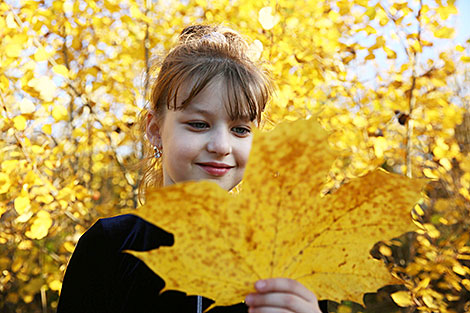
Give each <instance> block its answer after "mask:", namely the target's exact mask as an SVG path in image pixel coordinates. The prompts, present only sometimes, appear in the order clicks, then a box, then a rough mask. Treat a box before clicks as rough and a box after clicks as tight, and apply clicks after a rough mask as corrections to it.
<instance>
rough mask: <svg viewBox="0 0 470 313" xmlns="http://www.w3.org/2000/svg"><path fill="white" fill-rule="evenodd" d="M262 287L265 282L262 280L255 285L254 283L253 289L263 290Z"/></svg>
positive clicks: (264, 285)
mask: <svg viewBox="0 0 470 313" xmlns="http://www.w3.org/2000/svg"><path fill="white" fill-rule="evenodd" d="M264 287H266V282H265V281H264V280H258V281H257V282H256V283H255V288H256V289H258V290H259V289H263V288H264Z"/></svg>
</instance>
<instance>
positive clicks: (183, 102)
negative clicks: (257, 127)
mask: <svg viewBox="0 0 470 313" xmlns="http://www.w3.org/2000/svg"><path fill="white" fill-rule="evenodd" d="M237 89H239V88H237V85H236V84H234V83H233V82H230V81H229V80H228V79H226V78H224V77H222V76H221V75H219V76H217V77H214V78H212V79H211V80H209V81H205V82H201V81H199V80H196V79H189V80H187V81H185V82H182V83H181V84H180V86H179V87H178V89H177V90H176V95H175V99H174V100H175V101H174V108H173V109H175V110H184V111H188V112H198V113H204V114H210V113H216V112H217V113H220V112H222V111H223V112H224V113H225V115H227V116H228V117H229V118H230V119H232V120H247V121H253V120H255V119H256V116H254V115H252V114H250V108H249V107H248V106H249V104H248V103H247V102H246V101H242V98H241V97H239V96H234V95H237V93H239V92H240V91H239V90H237Z"/></svg>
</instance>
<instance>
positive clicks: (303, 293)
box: [255, 278, 317, 302]
mask: <svg viewBox="0 0 470 313" xmlns="http://www.w3.org/2000/svg"><path fill="white" fill-rule="evenodd" d="M255 289H256V290H257V291H258V292H260V293H266V292H282V293H291V294H295V295H297V296H299V297H301V298H303V299H304V300H305V301H308V302H317V297H316V296H315V295H314V294H313V292H311V291H310V290H308V289H307V287H305V286H304V285H302V284H301V283H299V282H298V281H296V280H293V279H289V278H271V279H264V280H258V281H257V282H256V283H255Z"/></svg>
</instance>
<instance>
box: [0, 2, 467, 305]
mask: <svg viewBox="0 0 470 313" xmlns="http://www.w3.org/2000/svg"><path fill="white" fill-rule="evenodd" d="M0 16H1V18H0V117H1V118H0V129H1V133H0V151H1V152H0V311H1V312H5V313H10V312H41V313H45V312H54V311H55V308H56V306H57V301H58V297H59V291H60V288H61V281H62V277H63V274H64V271H65V268H66V265H67V262H68V259H69V257H70V255H71V253H72V252H73V250H74V247H75V244H76V242H77V240H78V239H79V237H80V235H81V234H82V233H83V232H84V231H85V230H86V229H87V228H88V227H90V226H91V225H92V223H93V222H94V221H96V219H98V218H100V217H106V216H111V215H116V214H119V213H120V212H122V211H123V210H125V209H129V208H136V207H137V206H138V204H139V203H138V200H137V190H138V185H139V177H140V169H139V166H138V164H139V160H142V159H143V158H144V157H146V156H145V151H143V150H144V149H143V145H142V141H143V140H144V138H143V136H142V134H141V133H140V132H139V131H138V127H137V126H138V121H139V113H140V112H141V111H142V109H143V108H144V106H145V103H146V100H145V99H146V94H147V93H148V91H149V85H148V84H146V83H145V78H146V76H147V75H148V74H149V73H150V66H151V64H152V62H153V61H154V60H158V57H159V56H161V55H163V54H164V53H165V51H167V50H168V49H169V48H170V47H171V46H172V44H173V43H174V42H175V38H176V36H177V34H178V33H179V32H180V31H181V30H182V29H183V28H184V27H185V26H187V25H189V24H192V23H217V24H218V23H223V24H225V25H227V26H230V27H233V28H234V29H236V30H238V31H240V32H241V33H242V34H245V35H246V36H247V37H249V38H250V39H251V44H252V48H253V57H254V58H260V59H262V60H266V67H267V68H268V69H269V70H270V71H271V73H272V76H273V78H274V80H275V82H276V85H277V94H276V96H275V98H274V99H273V101H272V103H271V104H270V107H269V109H268V111H267V112H266V119H267V121H268V122H267V123H266V125H265V127H266V128H267V129H269V128H271V127H272V126H273V125H275V124H276V123H277V122H279V121H282V120H293V119H298V118H308V117H314V118H317V119H318V120H319V121H320V122H321V123H322V125H323V126H324V127H325V128H326V129H327V130H329V131H330V132H331V138H330V141H331V144H332V145H333V146H334V147H335V148H336V149H338V150H340V151H341V158H339V159H338V160H337V162H336V164H335V167H334V168H333V169H332V171H331V178H332V179H333V180H332V181H333V182H334V184H335V185H336V186H339V185H341V184H342V183H343V182H344V181H347V180H348V179H349V178H352V177H356V176H359V175H363V174H365V173H367V172H368V171H370V170H371V169H374V168H377V167H382V168H384V169H386V170H388V171H391V172H395V173H400V174H403V175H407V176H409V177H427V178H430V179H432V182H431V183H430V184H429V186H428V187H427V189H426V197H424V198H423V200H422V202H421V203H420V205H418V206H416V207H415V208H414V210H413V217H414V218H415V221H416V224H417V225H418V226H419V231H418V232H416V233H410V234H404V235H403V236H401V237H399V238H395V239H392V238H384V241H383V242H380V243H377V244H376V246H375V247H373V248H372V247H371V248H372V250H371V253H372V254H373V255H374V256H375V257H377V258H379V259H383V260H384V261H385V262H386V264H387V265H388V266H389V267H390V271H391V272H392V273H393V275H395V276H396V277H397V278H399V279H400V283H399V284H397V285H394V286H384V288H382V289H380V290H379V291H378V292H377V293H371V294H367V295H366V296H365V297H364V304H358V303H352V302H348V301H343V302H342V303H334V302H331V303H330V311H331V312H340V313H346V312H359V311H361V312H416V311H423V312H466V311H469V310H470V291H469V290H470V268H469V266H470V263H469V262H470V243H469V235H470V234H469V227H470V218H469V216H470V215H469V210H470V204H469V203H470V155H469V153H470V113H469V108H470V41H469V38H470V1H467V0H411V1H398V0H323V1H320V0H276V1H274V0H272V1H268V0H266V1H253V0H245V1H238V0H220V1H210V0H196V1H193V0H181V1H177V0H174V1H171V0H166V1H152V0H148V1H138V0H122V1H117V0H100V1H92V0H77V1H71V0H66V1H61V0H41V1H33V0H21V1H20V0H4V1H2V2H1V3H0ZM379 187H380V186H378V188H379ZM398 196H399V195H398Z"/></svg>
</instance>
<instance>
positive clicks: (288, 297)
mask: <svg viewBox="0 0 470 313" xmlns="http://www.w3.org/2000/svg"><path fill="white" fill-rule="evenodd" d="M255 289H256V291H257V292H256V293H251V294H249V295H248V296H246V298H245V303H246V305H247V306H248V307H249V309H248V312H249V313H321V311H320V307H319V306H318V300H317V297H316V296H315V295H314V294H313V293H312V292H311V291H310V290H308V289H307V288H306V287H305V286H304V285H302V284H301V283H299V282H298V281H295V280H292V279H288V278H272V279H265V280H259V281H257V282H256V283H255Z"/></svg>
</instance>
